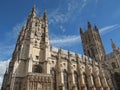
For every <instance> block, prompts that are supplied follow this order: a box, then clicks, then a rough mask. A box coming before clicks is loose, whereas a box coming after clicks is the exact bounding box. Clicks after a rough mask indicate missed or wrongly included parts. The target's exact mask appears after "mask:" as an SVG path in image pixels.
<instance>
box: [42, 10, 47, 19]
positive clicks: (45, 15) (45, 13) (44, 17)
mask: <svg viewBox="0 0 120 90" xmlns="http://www.w3.org/2000/svg"><path fill="white" fill-rule="evenodd" d="M43 19H44V20H45V21H47V12H46V10H45V11H44V15H43Z"/></svg>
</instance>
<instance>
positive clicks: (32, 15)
mask: <svg viewBox="0 0 120 90" xmlns="http://www.w3.org/2000/svg"><path fill="white" fill-rule="evenodd" d="M34 17H36V7H35V6H33V8H32V10H31V12H30V14H29V18H34Z"/></svg>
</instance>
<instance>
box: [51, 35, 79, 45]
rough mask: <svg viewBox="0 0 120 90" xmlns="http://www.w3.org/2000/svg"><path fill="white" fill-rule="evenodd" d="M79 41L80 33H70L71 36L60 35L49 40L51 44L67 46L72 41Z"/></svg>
mask: <svg viewBox="0 0 120 90" xmlns="http://www.w3.org/2000/svg"><path fill="white" fill-rule="evenodd" d="M78 42H80V35H71V36H61V37H57V36H56V37H54V39H53V40H51V44H52V45H55V46H69V45H72V44H73V43H78Z"/></svg>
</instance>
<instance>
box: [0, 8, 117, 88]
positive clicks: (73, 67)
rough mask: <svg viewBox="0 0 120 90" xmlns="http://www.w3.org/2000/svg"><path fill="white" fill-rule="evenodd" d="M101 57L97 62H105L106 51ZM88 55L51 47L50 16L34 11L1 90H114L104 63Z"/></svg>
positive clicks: (19, 39) (23, 30) (20, 39)
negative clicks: (38, 14)
mask: <svg viewBox="0 0 120 90" xmlns="http://www.w3.org/2000/svg"><path fill="white" fill-rule="evenodd" d="M97 35H98V34H97ZM99 38H100V36H99ZM99 45H102V43H99ZM85 47H86V46H85ZM102 47H103V46H102ZM99 53H100V57H99V56H98V57H99V58H100V59H101V60H99V58H98V61H102V57H103V56H104V55H105V52H104V49H102V48H101V52H98V53H97V55H99ZM87 55H88V54H85V55H80V54H77V53H73V52H70V51H67V50H63V49H57V48H55V47H53V46H51V45H50V40H49V35H48V20H47V14H46V12H44V14H43V16H42V17H38V16H36V9H35V7H33V8H32V11H31V12H30V15H29V16H28V19H27V23H26V25H25V26H23V28H22V30H21V32H20V34H19V37H18V40H17V43H16V47H15V50H14V52H13V56H12V59H11V61H10V63H9V67H8V69H7V70H6V72H5V75H4V80H3V84H2V88H1V90H115V87H114V85H113V82H112V80H111V78H110V76H108V77H106V72H107V71H106V70H107V69H105V70H104V69H103V67H102V66H103V65H104V66H105V63H101V62H98V61H96V59H95V58H93V57H92V56H91V55H88V56H87ZM97 55H95V56H97ZM92 58H93V59H92ZM118 58H119V57H118Z"/></svg>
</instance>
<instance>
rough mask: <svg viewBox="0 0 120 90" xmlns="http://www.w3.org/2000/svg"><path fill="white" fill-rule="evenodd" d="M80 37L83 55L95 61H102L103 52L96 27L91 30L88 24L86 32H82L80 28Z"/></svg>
mask: <svg viewBox="0 0 120 90" xmlns="http://www.w3.org/2000/svg"><path fill="white" fill-rule="evenodd" d="M80 36H81V40H82V46H83V51H84V54H85V55H87V56H89V57H91V58H93V59H95V60H96V61H101V60H103V59H104V56H105V50H104V47H103V44H102V40H101V37H100V34H99V30H98V28H97V26H96V25H95V26H94V28H92V26H91V23H90V22H88V29H87V30H85V31H83V30H82V28H80Z"/></svg>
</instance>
